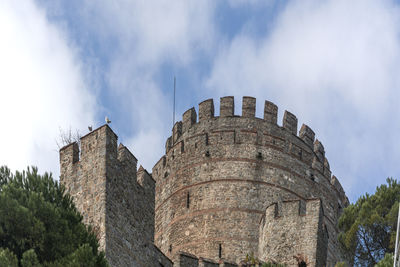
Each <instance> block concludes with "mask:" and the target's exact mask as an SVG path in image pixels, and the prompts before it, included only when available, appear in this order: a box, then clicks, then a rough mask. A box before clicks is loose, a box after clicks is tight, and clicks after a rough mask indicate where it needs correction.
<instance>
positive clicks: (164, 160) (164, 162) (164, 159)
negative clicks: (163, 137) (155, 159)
mask: <svg viewBox="0 0 400 267" xmlns="http://www.w3.org/2000/svg"><path fill="white" fill-rule="evenodd" d="M162 164H163V167H165V165H166V164H167V159H166V158H165V157H163V160H162Z"/></svg>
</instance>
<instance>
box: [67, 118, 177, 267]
mask: <svg viewBox="0 0 400 267" xmlns="http://www.w3.org/2000/svg"><path fill="white" fill-rule="evenodd" d="M79 152H80V153H79ZM136 164H137V160H136V158H135V156H133V155H132V154H131V152H129V150H128V149H127V148H126V147H125V146H123V145H122V144H121V145H119V147H118V148H117V136H116V135H115V133H114V132H113V131H112V130H111V128H110V127H109V126H108V125H104V126H102V127H100V128H98V129H96V130H94V131H93V132H91V133H89V134H87V135H85V136H84V137H82V138H81V150H80V151H79V147H78V144H77V143H72V144H70V145H67V146H65V147H63V148H62V149H61V150H60V165H61V176H60V182H61V183H62V184H63V185H64V186H65V187H66V189H67V192H68V193H69V194H71V195H72V197H73V198H74V202H75V204H76V206H77V208H78V210H79V211H80V212H81V213H82V214H83V216H84V222H85V223H86V224H91V225H93V226H94V230H95V232H96V233H97V236H98V238H99V241H100V249H102V250H104V251H105V253H106V257H107V260H108V261H109V263H110V264H111V266H172V262H171V261H170V260H169V259H168V258H167V257H165V256H164V255H163V254H162V253H161V252H160V251H159V250H158V249H157V247H155V246H154V187H155V182H154V180H153V178H152V177H151V175H149V174H148V173H147V171H146V170H144V169H143V168H142V167H141V168H139V170H138V171H137V170H136Z"/></svg>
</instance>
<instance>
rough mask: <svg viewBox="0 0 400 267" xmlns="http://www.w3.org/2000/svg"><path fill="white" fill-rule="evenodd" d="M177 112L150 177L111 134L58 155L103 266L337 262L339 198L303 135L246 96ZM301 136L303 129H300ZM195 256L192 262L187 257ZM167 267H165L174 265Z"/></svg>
mask: <svg viewBox="0 0 400 267" xmlns="http://www.w3.org/2000/svg"><path fill="white" fill-rule="evenodd" d="M241 110H242V113H241V115H235V104H234V97H233V96H225V97H221V98H220V105H219V114H215V107H214V101H213V99H207V100H205V101H203V102H201V103H200V104H199V107H198V111H196V109H195V108H194V107H192V108H190V109H188V110H187V111H186V112H184V113H183V116H182V121H178V122H176V123H175V124H174V125H173V127H172V133H171V136H170V137H169V138H167V140H166V143H165V155H163V156H162V157H161V158H160V160H159V161H158V162H157V163H156V164H155V166H154V167H153V170H152V173H149V172H147V171H146V170H145V169H144V168H143V167H142V166H140V167H139V168H137V167H138V166H137V163H138V160H137V159H136V157H135V156H134V155H133V154H132V153H131V152H130V151H129V149H128V148H127V147H125V146H124V145H123V144H119V145H118V137H117V135H116V134H115V133H114V132H113V131H112V130H111V128H110V127H109V126H108V125H103V126H101V127H99V128H98V129H96V130H94V131H92V132H90V133H88V134H87V135H85V136H83V137H82V138H81V140H80V146H81V147H79V145H78V144H77V143H72V144H70V145H67V146H65V147H63V148H62V149H61V150H60V166H61V177H60V182H61V183H62V184H64V185H65V186H66V188H67V192H69V193H70V194H71V195H72V196H73V198H74V201H75V203H76V206H77V208H78V210H79V211H81V212H82V213H83V214H84V215H83V216H84V222H85V223H89V224H92V225H94V228H95V231H96V233H97V234H98V237H99V240H100V246H101V248H102V249H103V250H105V252H106V256H107V258H108V260H109V262H110V263H111V265H112V266H132V265H134V266H136V265H137V266H168V267H172V264H173V263H172V261H173V262H174V266H204V267H206V266H215V267H217V266H218V267H222V266H241V262H243V261H242V260H243V259H245V258H246V255H247V254H251V253H254V256H255V257H256V258H258V259H260V260H262V261H265V262H280V263H285V264H287V265H288V266H298V265H299V264H301V263H302V262H304V263H306V264H307V266H321V267H322V266H334V265H335V263H336V262H338V261H342V260H343V258H342V257H341V252H340V250H339V246H338V243H337V237H338V233H339V232H338V228H337V222H338V218H339V216H340V214H341V212H342V211H343V208H344V207H346V206H347V205H348V203H349V202H348V199H347V197H346V195H345V192H344V190H343V188H342V186H341V185H340V183H339V181H338V179H337V178H336V177H335V176H332V172H331V170H330V164H329V161H328V159H327V157H326V155H325V148H324V146H323V144H322V142H321V141H320V140H319V139H317V138H316V134H315V132H314V131H313V130H312V129H311V128H310V127H309V126H307V125H305V124H302V125H301V127H299V124H298V118H297V117H296V116H295V115H294V114H293V113H291V112H289V111H285V112H284V114H283V118H282V123H281V124H280V125H278V123H277V121H278V107H277V106H276V105H275V104H274V103H272V102H270V101H265V102H264V112H263V118H258V117H256V99H255V98H254V97H249V96H244V97H243V100H242V109H241ZM299 128H300V129H299ZM194 255H196V256H194ZM171 260H172V261H171Z"/></svg>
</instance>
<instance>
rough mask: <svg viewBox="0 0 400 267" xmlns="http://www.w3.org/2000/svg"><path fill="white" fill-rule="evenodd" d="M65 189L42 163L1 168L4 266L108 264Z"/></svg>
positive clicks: (1, 260) (0, 263) (0, 226)
mask: <svg viewBox="0 0 400 267" xmlns="http://www.w3.org/2000/svg"><path fill="white" fill-rule="evenodd" d="M64 192H65V191H64V188H63V187H62V186H61V185H59V184H58V183H57V182H56V181H55V180H53V178H52V177H51V174H50V175H49V174H47V173H45V174H44V175H39V174H38V172H37V168H32V169H29V168H28V170H27V171H26V172H25V171H24V172H16V173H15V174H12V173H11V172H10V170H9V169H8V168H7V167H1V168H0V266H14V264H15V260H16V261H17V263H19V265H20V266H22V267H28V266H108V265H107V262H106V260H105V257H104V253H103V252H100V251H99V250H98V247H99V245H98V242H97V239H96V236H95V234H94V233H93V232H92V231H91V229H90V228H87V227H86V226H85V225H84V224H83V223H82V216H81V215H80V214H79V213H78V211H77V210H76V208H75V206H74V204H73V202H72V199H71V198H70V197H69V196H68V195H65V194H64ZM3 263H4V264H3ZM5 263H8V264H5Z"/></svg>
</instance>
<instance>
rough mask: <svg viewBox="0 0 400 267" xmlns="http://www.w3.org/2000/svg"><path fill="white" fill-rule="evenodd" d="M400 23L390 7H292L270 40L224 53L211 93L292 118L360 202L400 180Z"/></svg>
mask: <svg viewBox="0 0 400 267" xmlns="http://www.w3.org/2000/svg"><path fill="white" fill-rule="evenodd" d="M399 19H400V14H399V8H398V7H397V6H396V5H395V4H394V3H392V2H391V1H372V0H368V1H361V0H356V1H345V0H339V1H333V0H329V1H317V0H307V1H290V2H289V3H288V5H287V7H286V9H285V10H284V11H283V12H282V14H280V15H279V16H278V18H277V20H276V21H275V23H274V26H273V27H272V28H271V32H270V33H269V34H268V35H267V36H264V38H261V39H260V37H255V36H251V35H248V34H246V33H241V34H239V35H238V36H236V37H235V38H234V40H233V41H232V42H231V43H229V44H227V45H225V46H222V47H221V51H220V54H219V57H217V59H216V60H215V62H214V67H213V70H212V73H211V75H210V78H209V80H208V81H207V86H208V88H209V89H210V90H211V91H215V93H216V94H219V95H224V94H232V93H234V94H235V95H238V96H242V95H244V94H245V95H254V96H256V97H257V98H258V99H260V100H262V99H269V100H273V101H275V102H276V103H277V104H279V106H280V108H281V109H289V110H291V111H292V112H294V113H295V114H296V115H297V116H298V118H299V121H300V122H302V121H305V122H307V124H309V125H310V126H311V127H312V128H314V130H315V132H316V135H317V137H318V138H320V139H322V142H323V143H324V145H325V148H326V151H327V156H328V159H329V160H330V163H331V167H332V169H333V171H334V172H335V173H336V174H337V175H338V176H339V179H340V180H341V182H342V184H343V185H344V187H345V189H347V190H348V191H351V194H352V196H356V195H359V194H360V193H362V192H365V190H371V189H373V187H374V186H375V185H377V184H380V183H384V179H385V178H386V176H389V175H392V176H396V175H399V174H400V169H399V167H398V164H396V163H395V162H394V160H393V158H398V156H399V152H397V151H399V150H400V145H398V144H399V142H397V138H398V134H397V132H398V129H399V126H396V125H399V124H400V116H399V112H398V108H397V107H398V103H397V102H398V99H399V97H400V94H399V90H398V89H397V88H398V86H399V84H400V83H399V81H400V80H399V77H400V75H399V74H400V73H399V70H400V40H399V33H400V27H399V26H398V25H399ZM258 106H260V107H261V105H258ZM378 170H380V172H379V171H378ZM377 175H378V176H377Z"/></svg>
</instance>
